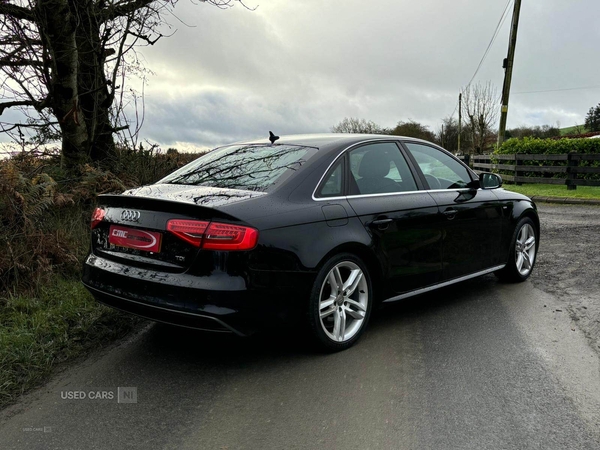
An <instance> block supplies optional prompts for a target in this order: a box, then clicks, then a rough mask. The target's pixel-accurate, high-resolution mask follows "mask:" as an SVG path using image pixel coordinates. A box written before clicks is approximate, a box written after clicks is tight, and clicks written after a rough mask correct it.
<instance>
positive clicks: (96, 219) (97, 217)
mask: <svg viewBox="0 0 600 450" xmlns="http://www.w3.org/2000/svg"><path fill="white" fill-rule="evenodd" d="M105 215H106V211H105V210H104V209H103V208H96V209H95V210H94V212H93V213H92V221H91V223H90V228H91V229H92V230H93V229H94V228H96V227H97V226H98V224H99V223H100V222H102V220H104V216H105Z"/></svg>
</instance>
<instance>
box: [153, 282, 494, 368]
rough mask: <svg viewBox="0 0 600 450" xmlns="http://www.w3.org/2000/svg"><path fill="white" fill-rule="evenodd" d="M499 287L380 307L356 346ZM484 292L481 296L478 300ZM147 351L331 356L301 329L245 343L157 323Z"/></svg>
mask: <svg viewBox="0 0 600 450" xmlns="http://www.w3.org/2000/svg"><path fill="white" fill-rule="evenodd" d="M497 283H499V282H498V281H497V280H496V279H495V277H493V276H485V277H481V278H478V279H474V280H469V281H466V282H463V283H460V284H458V285H453V286H449V287H446V288H442V289H439V290H436V291H433V292H430V293H426V294H422V295H419V296H416V297H412V298H409V299H405V300H402V301H398V302H394V303H387V304H382V305H379V306H378V307H377V308H376V310H375V311H373V314H372V316H371V320H370V323H369V326H368V330H367V333H365V335H364V336H363V337H362V338H361V341H359V343H358V344H357V346H360V345H361V344H363V341H367V340H369V339H370V338H373V337H374V336H379V337H382V336H381V335H385V333H387V332H389V331H391V330H394V329H398V328H401V327H403V326H406V325H407V324H409V323H411V322H414V321H415V320H424V319H426V318H428V317H430V316H432V315H439V314H444V312H445V311H446V310H448V309H457V308H458V309H461V308H462V307H464V306H465V304H466V303H468V302H472V301H474V299H479V300H481V298H482V296H483V298H485V292H489V291H490V290H493V289H494V286H495V285H496V284H497ZM479 292H481V293H482V294H481V295H474V294H477V293H479ZM143 346H144V347H145V349H146V350H147V351H148V352H149V353H150V354H152V355H155V356H159V357H161V358H167V359H169V360H172V361H188V362H193V361H194V360H201V361H202V363H203V365H204V364H206V363H209V362H210V363H213V364H217V365H220V364H224V365H230V364H238V363H241V362H243V361H244V360H253V361H256V360H260V359H270V360H272V359H273V358H287V357H292V356H293V357H295V358H298V357H306V358H312V357H318V356H326V355H324V354H323V353H320V352H319V351H318V350H316V349H315V348H314V347H313V346H312V345H310V343H309V339H307V336H306V334H305V333H304V332H303V330H302V329H301V328H300V327H298V326H291V327H289V328H278V329H272V330H268V331H264V332H261V333H257V334H255V335H253V336H250V337H244V338H241V337H238V336H235V335H232V334H225V333H223V334H221V333H210V332H202V331H197V330H191V329H186V328H180V327H175V326H170V325H165V324H160V323H157V324H155V325H153V326H152V327H151V329H150V330H149V331H148V332H147V333H146V334H145V336H144V337H143ZM351 350H352V349H351Z"/></svg>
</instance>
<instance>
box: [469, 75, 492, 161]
mask: <svg viewBox="0 0 600 450" xmlns="http://www.w3.org/2000/svg"><path fill="white" fill-rule="evenodd" d="M499 104H500V97H499V95H498V92H497V90H496V88H495V87H494V86H493V85H492V83H491V82H487V83H486V84H480V83H478V84H476V85H469V86H467V87H466V88H464V89H463V90H462V108H463V111H462V113H463V117H465V120H466V122H467V130H468V132H469V133H470V134H471V139H472V150H471V153H476V154H480V153H483V152H484V150H486V149H487V147H488V143H490V142H491V140H493V139H492V138H491V137H492V134H493V128H494V126H495V125H496V121H497V120H498V110H499V108H498V105H499Z"/></svg>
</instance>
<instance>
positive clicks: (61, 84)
mask: <svg viewBox="0 0 600 450" xmlns="http://www.w3.org/2000/svg"><path fill="white" fill-rule="evenodd" d="M38 11H39V14H40V15H41V16H42V17H41V18H42V20H40V21H39V27H40V35H41V38H42V39H43V40H44V43H45V45H46V48H48V50H49V54H50V58H51V60H50V64H51V66H52V71H51V73H52V79H51V80H50V86H49V88H50V89H49V90H50V98H51V101H50V104H51V108H52V112H53V113H54V115H55V116H56V119H57V120H58V123H59V126H60V129H61V132H62V164H63V167H65V168H66V169H67V170H71V169H74V168H76V167H77V166H78V165H79V164H81V163H82V162H84V161H85V159H86V158H87V149H88V148H89V138H88V132H87V128H86V126H85V117H84V112H83V111H82V110H81V107H80V104H79V95H78V94H79V89H78V74H79V58H78V52H77V39H76V28H77V18H76V17H75V16H74V15H73V14H72V11H71V9H70V7H69V3H68V1H67V0H40V3H39V9H38Z"/></svg>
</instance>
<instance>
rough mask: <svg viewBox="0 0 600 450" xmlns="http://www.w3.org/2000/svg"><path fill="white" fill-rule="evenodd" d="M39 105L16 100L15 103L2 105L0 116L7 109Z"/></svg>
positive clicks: (30, 101)
mask: <svg viewBox="0 0 600 450" xmlns="http://www.w3.org/2000/svg"><path fill="white" fill-rule="evenodd" d="M38 103H39V102H34V101H32V100H16V101H14V102H4V103H0V116H1V115H2V113H3V112H4V110H5V109H7V108H12V107H13V106H37V104H38Z"/></svg>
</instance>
